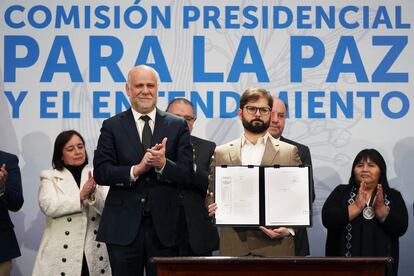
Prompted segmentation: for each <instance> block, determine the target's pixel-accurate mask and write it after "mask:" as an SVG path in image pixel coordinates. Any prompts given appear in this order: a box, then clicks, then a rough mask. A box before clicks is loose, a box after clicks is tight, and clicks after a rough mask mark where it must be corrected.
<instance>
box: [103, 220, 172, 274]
mask: <svg viewBox="0 0 414 276" xmlns="http://www.w3.org/2000/svg"><path fill="white" fill-rule="evenodd" d="M107 248H108V254H109V261H110V263H111V269H112V275H113V276H128V275H130V276H136V275H144V268H145V273H146V275H147V276H156V275H157V271H156V267H155V264H153V263H149V259H150V258H151V257H174V256H177V255H178V248H177V247H165V246H164V245H162V243H161V242H160V240H159V239H158V236H157V233H156V232H155V228H154V224H153V223H152V219H151V216H147V217H143V219H142V222H141V225H140V227H139V231H138V234H137V237H136V238H135V240H134V241H133V242H132V243H131V244H129V245H127V246H121V245H115V244H107Z"/></svg>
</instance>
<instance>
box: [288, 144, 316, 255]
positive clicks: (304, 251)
mask: <svg viewBox="0 0 414 276" xmlns="http://www.w3.org/2000/svg"><path fill="white" fill-rule="evenodd" d="M280 140H281V141H283V142H286V143H289V144H291V145H295V146H296V147H297V148H298V151H299V157H300V160H301V161H302V164H303V165H309V166H310V178H311V179H310V186H311V197H312V202H313V201H314V200H315V187H314V185H313V171H312V159H311V154H310V150H309V147H307V146H305V145H303V144H300V143H298V142H295V141H292V140H289V139H286V138H285V137H283V136H282V137H280ZM309 254H310V251H309V239H308V232H307V231H306V228H295V255H296V256H307V255H309Z"/></svg>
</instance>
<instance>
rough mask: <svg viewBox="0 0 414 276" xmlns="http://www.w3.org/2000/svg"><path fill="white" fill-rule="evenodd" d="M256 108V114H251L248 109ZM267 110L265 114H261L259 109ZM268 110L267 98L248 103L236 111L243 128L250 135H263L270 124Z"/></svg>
mask: <svg viewBox="0 0 414 276" xmlns="http://www.w3.org/2000/svg"><path fill="white" fill-rule="evenodd" d="M253 108H256V109H257V110H256V112H255V113H252V112H251V111H248V110H249V109H253ZM260 108H261V109H267V110H268V112H267V114H263V112H261V111H260V110H259V109H260ZM270 113H271V112H270V108H269V103H268V101H267V98H265V97H260V98H259V99H258V100H257V101H255V102H253V101H250V102H248V103H247V104H246V105H245V106H244V108H243V109H240V108H239V110H238V114H239V118H240V119H241V121H242V123H243V127H244V129H245V130H246V131H249V132H252V133H256V134H259V133H263V132H265V131H267V129H268V128H269V124H270Z"/></svg>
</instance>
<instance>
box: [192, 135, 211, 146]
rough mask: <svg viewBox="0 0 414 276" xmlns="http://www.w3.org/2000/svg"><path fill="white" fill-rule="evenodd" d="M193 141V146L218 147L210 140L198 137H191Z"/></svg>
mask: <svg viewBox="0 0 414 276" xmlns="http://www.w3.org/2000/svg"><path fill="white" fill-rule="evenodd" d="M191 140H192V141H193V144H199V145H200V146H202V147H209V148H211V147H214V148H215V147H216V143H214V142H213V141H209V140H206V139H203V138H200V137H197V136H193V135H191Z"/></svg>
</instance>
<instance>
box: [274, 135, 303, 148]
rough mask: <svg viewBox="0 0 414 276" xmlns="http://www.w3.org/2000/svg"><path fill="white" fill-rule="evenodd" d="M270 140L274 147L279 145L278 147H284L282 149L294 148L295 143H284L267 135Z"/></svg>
mask: <svg viewBox="0 0 414 276" xmlns="http://www.w3.org/2000/svg"><path fill="white" fill-rule="evenodd" d="M268 137H269V140H270V142H271V143H272V144H273V145H274V146H275V147H279V148H280V149H284V150H294V149H295V147H296V146H295V145H292V144H289V143H286V142H284V141H282V140H280V139H276V138H273V137H272V136H271V135H269V136H268Z"/></svg>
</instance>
